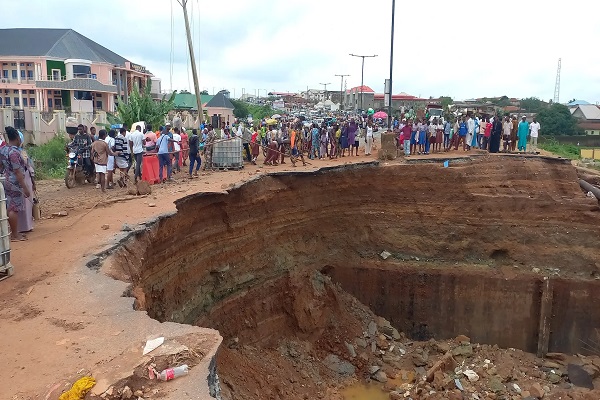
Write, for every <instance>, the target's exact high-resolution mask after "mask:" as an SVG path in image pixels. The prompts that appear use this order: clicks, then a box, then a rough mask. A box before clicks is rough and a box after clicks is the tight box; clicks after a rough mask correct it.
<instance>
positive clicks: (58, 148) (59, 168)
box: [27, 134, 68, 179]
mask: <svg viewBox="0 0 600 400" xmlns="http://www.w3.org/2000/svg"><path fill="white" fill-rule="evenodd" d="M67 140H68V139H67V138H66V137H65V136H64V135H60V134H59V135H56V136H55V137H54V138H52V139H51V140H50V141H49V142H48V143H46V144H43V145H41V146H31V147H29V148H28V149H27V154H28V155H29V157H31V159H32V160H33V162H34V165H35V177H36V179H54V178H62V177H63V176H64V174H65V169H66V168H67V158H66V153H65V145H66V144H67Z"/></svg>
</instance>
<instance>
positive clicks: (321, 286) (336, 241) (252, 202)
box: [114, 157, 600, 399]
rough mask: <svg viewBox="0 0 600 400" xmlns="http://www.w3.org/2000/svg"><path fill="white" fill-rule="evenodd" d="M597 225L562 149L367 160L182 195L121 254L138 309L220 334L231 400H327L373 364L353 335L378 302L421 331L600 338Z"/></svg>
mask: <svg viewBox="0 0 600 400" xmlns="http://www.w3.org/2000/svg"><path fill="white" fill-rule="evenodd" d="M599 222H600V212H599V210H598V207H597V205H596V204H595V202H593V201H591V200H590V199H589V198H586V197H585V196H584V195H583V194H582V193H581V191H580V189H579V188H578V185H577V174H576V172H575V170H574V168H573V167H572V166H571V165H570V164H569V163H568V162H566V161H563V160H556V159H546V158H522V157H486V158H480V159H472V160H462V161H460V162H458V161H457V162H455V163H453V164H452V166H451V167H450V168H442V166H441V165H440V164H439V163H413V164H402V165H387V166H382V165H377V164H356V165H345V166H341V167H335V168H325V169H322V170H319V171H317V172H313V173H305V172H303V173H286V172H282V173H276V174H271V175H267V176H262V177H259V178H256V179H254V180H252V181H250V182H246V183H245V184H243V185H241V186H238V187H235V188H232V189H230V190H228V191H227V192H224V193H198V194H195V195H191V196H188V197H185V198H183V199H181V200H179V201H178V202H177V213H176V214H174V215H172V216H168V217H164V218H161V219H159V220H158V222H157V223H156V224H154V226H152V227H150V228H149V229H147V230H146V231H144V232H141V233H138V234H137V235H136V237H135V238H133V239H132V240H130V241H129V242H128V243H126V244H125V245H124V246H123V248H122V249H120V250H118V251H117V253H116V254H115V260H116V261H117V262H116V263H114V265H116V266H117V268H119V265H121V268H122V272H124V273H125V274H126V275H127V279H129V280H130V281H131V283H132V287H133V290H132V293H133V294H134V295H135V297H136V301H135V305H136V308H137V309H141V310H146V311H147V312H148V314H149V315H150V316H151V317H152V318H155V319H157V320H160V321H174V322H179V323H185V324H197V325H199V326H207V327H212V328H215V329H218V330H219V331H220V332H221V334H222V335H223V337H224V342H223V345H222V347H221V350H220V351H219V354H218V356H217V370H218V371H219V374H220V376H221V379H222V386H223V397H224V398H232V399H254V398H256V399H258V398H263V399H264V398H289V399H292V398H316V397H327V393H328V392H327V386H328V385H330V384H332V382H339V381H340V379H341V378H343V377H345V378H347V377H348V376H349V375H352V374H354V375H357V376H358V375H360V373H361V371H364V369H365V368H367V367H368V366H369V365H370V363H371V362H372V360H370V359H369V357H370V355H367V356H363V357H350V356H348V354H347V349H346V347H347V346H346V344H347V343H352V342H353V341H355V340H356V339H354V338H362V337H363V336H365V334H366V332H365V331H366V330H367V327H368V324H369V321H370V320H372V319H373V318H375V317H374V316H375V315H378V316H381V317H384V318H385V319H387V320H388V321H389V322H390V323H391V325H393V327H394V328H396V329H397V330H398V331H400V332H403V335H406V336H407V338H409V339H411V340H421V341H424V340H429V339H432V338H433V339H436V340H439V339H447V338H452V337H455V336H457V335H459V334H464V335H468V336H469V337H470V338H471V340H472V341H473V342H476V343H484V344H490V345H498V346H499V347H502V348H517V349H521V350H524V351H526V352H530V353H536V352H537V351H538V349H540V348H541V349H543V350H544V351H550V352H563V353H586V352H589V351H590V348H589V346H588V347H586V343H589V342H590V340H591V341H592V342H593V340H594V338H596V340H597V338H598V336H597V331H596V329H598V328H600V309H599V308H598V307H597V306H596V305H597V304H598V301H599V300H600V291H599V290H598V289H599V288H600V284H599V283H598V281H597V280H596V279H597V278H598V276H599V274H598V272H599V271H600V253H599V252H598V248H599V245H600V235H599V233H600V232H599ZM382 251H386V252H389V253H390V256H389V257H388V258H387V259H385V260H383V258H382V257H381V253H382ZM544 332H546V334H544ZM357 348H358V349H360V347H358V346H357ZM332 356H336V357H339V359H345V360H348V362H350V363H351V364H353V367H354V369H353V370H351V371H347V373H346V371H339V370H338V371H336V374H332V373H331V371H332V369H331V368H329V369H328V368H327V367H326V366H324V365H326V364H327V361H326V359H327V358H328V357H332ZM329 361H331V359H330V360H329ZM333 369H334V370H335V368H333ZM303 396H304V397H303Z"/></svg>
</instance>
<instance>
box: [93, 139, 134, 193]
mask: <svg viewBox="0 0 600 400" xmlns="http://www.w3.org/2000/svg"><path fill="white" fill-rule="evenodd" d="M126 133H127V129H125V128H121V129H119V133H118V134H117V137H116V138H115V153H116V154H117V155H116V156H115V164H116V166H117V168H118V169H119V179H118V180H117V183H118V184H119V186H120V187H124V186H127V181H128V180H129V174H128V172H127V171H128V169H129V142H128V141H127V139H126V138H125V134H126ZM96 187H97V188H98V189H99V188H100V186H96Z"/></svg>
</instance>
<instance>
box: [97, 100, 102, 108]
mask: <svg viewBox="0 0 600 400" xmlns="http://www.w3.org/2000/svg"><path fill="white" fill-rule="evenodd" d="M96 108H97V109H98V110H102V100H98V101H96Z"/></svg>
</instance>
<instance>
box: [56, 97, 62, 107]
mask: <svg viewBox="0 0 600 400" xmlns="http://www.w3.org/2000/svg"><path fill="white" fill-rule="evenodd" d="M54 107H56V108H60V107H62V99H54Z"/></svg>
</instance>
